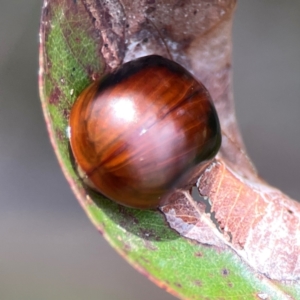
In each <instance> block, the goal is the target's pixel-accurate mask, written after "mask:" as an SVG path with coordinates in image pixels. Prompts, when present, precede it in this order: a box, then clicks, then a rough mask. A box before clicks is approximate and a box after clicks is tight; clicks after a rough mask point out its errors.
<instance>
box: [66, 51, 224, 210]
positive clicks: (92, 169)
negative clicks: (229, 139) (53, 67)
mask: <svg viewBox="0 0 300 300" xmlns="http://www.w3.org/2000/svg"><path fill="white" fill-rule="evenodd" d="M70 128H71V138H70V143H71V148H72V152H73V155H74V158H75V161H76V163H77V165H78V166H79V168H80V169H81V171H82V172H83V174H85V177H86V178H87V179H88V180H87V182H88V184H89V185H90V186H91V187H92V188H93V189H95V190H96V191H98V192H100V193H102V194H104V195H105V196H107V197H108V198H110V199H111V200H114V201H116V202H118V203H120V204H123V205H126V206H130V207H136V208H155V207H157V206H159V205H162V204H164V203H165V201H166V199H167V197H166V195H167V194H168V192H170V191H172V190H173V189H174V188H177V187H180V186H181V185H182V184H184V179H185V178H186V177H187V175H188V174H189V173H190V172H192V171H193V169H194V168H195V167H196V166H197V165H199V164H201V163H203V162H207V161H208V160H210V159H212V158H213V157H214V156H215V154H216V153H217V151H218V150H219V148H220V144H221V133H220V125H219V120H218V116H217V113H216V110H215V108H214V105H213V103H212V101H211V97H210V95H209V93H208V91H207V90H206V88H205V87H204V85H203V84H202V83H200V82H198V81H197V80H195V79H194V78H193V76H192V75H191V74H190V73H189V72H188V71H187V70H186V69H184V68H183V67H181V66H180V65H179V64H177V63H175V62H173V61H171V60H168V59H166V58H163V57H161V56H157V55H151V56H145V57H142V58H139V59H137V60H133V61H130V62H128V63H125V64H123V65H122V66H121V67H120V68H119V69H117V70H116V71H115V72H113V73H111V74H109V75H107V76H105V78H103V79H101V80H99V81H96V82H94V83H92V84H91V85H90V86H89V87H87V88H86V89H85V90H84V91H83V92H82V93H81V94H80V96H79V97H78V99H77V100H76V102H75V104H74V106H73V108H72V110H71V114H70Z"/></svg>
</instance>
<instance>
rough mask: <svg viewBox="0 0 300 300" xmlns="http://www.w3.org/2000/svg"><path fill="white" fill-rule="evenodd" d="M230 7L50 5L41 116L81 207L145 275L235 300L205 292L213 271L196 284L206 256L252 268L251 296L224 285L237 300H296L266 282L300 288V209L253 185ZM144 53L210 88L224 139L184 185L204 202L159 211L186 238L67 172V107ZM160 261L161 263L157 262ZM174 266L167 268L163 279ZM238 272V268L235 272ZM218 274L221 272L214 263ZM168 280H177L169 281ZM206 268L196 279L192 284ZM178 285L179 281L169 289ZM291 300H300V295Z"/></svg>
mask: <svg viewBox="0 0 300 300" xmlns="http://www.w3.org/2000/svg"><path fill="white" fill-rule="evenodd" d="M235 5H236V1H235V0H214V1H211V0H188V1H185V0H135V1H132V0H82V1H74V0H51V1H45V2H44V7H43V14H42V22H41V48H40V89H41V98H42V103H43V109H44V113H45V118H46V121H47V125H48V130H49V133H50V137H51V140H52V143H53V146H54V148H55V150H56V153H57V155H58V158H59V160H60V163H61V166H62V168H63V170H64V172H65V174H66V177H67V179H68V180H69V183H70V185H71V187H72V189H73V190H74V192H75V193H76V195H77V197H78V199H79V201H80V203H81V205H82V207H83V208H84V209H85V210H86V211H87V213H88V214H89V216H90V217H91V219H92V221H93V222H94V224H95V225H96V226H97V228H98V229H99V230H100V231H101V232H102V233H103V235H104V236H105V237H106V238H107V239H108V240H109V241H110V242H111V244H112V245H113V246H114V247H115V248H116V249H117V250H118V251H119V252H120V253H121V254H122V255H123V256H124V257H126V258H127V259H128V260H129V261H130V262H131V263H132V264H133V265H134V266H135V267H136V268H137V269H139V270H140V271H141V272H142V273H144V274H146V275H147V276H148V277H149V278H151V279H152V280H153V281H155V282H156V283H157V284H158V285H159V286H161V287H163V288H165V289H167V290H168V291H171V292H172V293H173V294H175V295H177V296H179V297H183V298H185V297H188V298H189V297H191V298H192V297H194V298H195V299H198V297H199V293H201V295H207V296H211V297H212V299H215V298H217V297H225V298H226V295H227V296H228V297H231V298H232V294H231V293H230V290H226V291H224V290H223V289H222V288H220V287H219V288H218V287H217V288H216V289H214V288H213V287H212V286H210V288H209V290H205V291H204V290H203V289H201V288H202V285H204V286H205V284H206V281H205V280H207V278H208V281H210V279H209V276H212V275H211V273H209V272H210V271H209V270H210V268H211V266H210V265H209V266H208V268H207V270H208V273H201V274H207V276H206V275H201V276H202V277H200V279H199V278H198V277H197V275H195V276H196V277H195V278H194V277H193V276H194V275H192V271H191V269H190V268H191V264H193V266H194V267H196V268H198V267H197V266H198V264H200V268H202V266H203V265H205V263H204V264H203V261H202V262H201V263H200V260H199V258H200V257H203V256H205V254H204V253H206V252H205V251H212V252H210V255H216V256H214V259H215V260H216V261H217V260H218V259H219V258H220V261H223V258H224V257H225V260H224V261H229V260H230V259H231V258H234V259H235V258H237V260H235V261H239V266H238V268H237V269H235V270H236V271H235V272H236V274H238V272H239V270H247V271H241V272H244V273H243V274H245V272H248V271H249V266H250V269H251V272H253V273H254V275H253V277H252V279H251V280H252V283H251V284H252V288H251V289H249V290H248V287H246V286H247V284H245V281H243V280H240V281H239V280H236V281H235V282H234V285H233V284H232V283H228V286H229V287H230V288H232V287H233V286H234V287H235V288H236V290H235V291H238V292H239V293H241V295H245V294H247V293H248V294H247V295H248V296H247V298H248V299H251V298H258V299H269V298H268V297H269V296H270V295H273V296H274V299H290V298H289V296H287V294H285V292H282V289H283V290H288V288H286V287H283V288H282V286H280V284H279V283H276V282H275V283H274V282H271V283H270V281H269V279H268V278H271V279H276V280H278V281H282V282H283V281H286V280H288V281H289V284H291V283H295V282H296V280H299V279H300V268H299V265H300V262H299V260H298V257H299V254H300V241H299V217H300V216H299V204H298V203H296V202H294V201H293V200H291V199H289V198H288V197H286V196H285V195H283V194H282V193H281V192H280V191H278V190H277V189H275V188H272V187H270V186H268V185H267V184H266V183H264V182H263V181H262V180H261V179H260V178H259V177H258V175H257V173H256V170H255V169H254V167H253V165H252V163H251V161H250V160H249V158H248V157H247V154H246V152H245V149H244V145H243V142H242V138H241V136H240V133H239V130H238V127H237V125H236V119H235V114H234V105H233V97H232V91H231V27H232V15H233V12H234V8H235ZM149 54H159V55H162V56H164V57H167V58H172V59H173V60H175V61H177V62H178V63H180V64H181V65H183V66H184V67H185V68H186V69H188V70H189V71H190V72H191V73H192V74H193V75H194V76H195V77H196V78H197V79H199V80H200V81H202V82H203V83H204V84H205V85H206V87H207V88H208V90H209V91H210V93H211V95H212V98H213V100H214V103H215V106H216V109H217V111H218V114H219V118H220V122H221V127H222V131H223V142H222V147H221V150H220V153H219V155H218V157H217V158H216V160H215V161H214V162H213V163H212V164H211V165H210V166H209V167H208V168H207V169H206V170H205V171H204V172H203V173H202V174H200V175H199V176H198V177H197V178H196V179H195V180H194V181H193V182H190V183H189V184H190V186H191V185H193V184H194V185H197V188H198V190H199V193H200V194H201V195H202V196H203V197H204V199H206V200H203V199H202V200H197V199H194V198H193V196H192V195H191V193H190V191H189V190H188V189H187V190H178V191H176V192H175V193H174V194H173V195H172V198H171V200H172V201H171V202H170V204H168V205H167V206H164V207H162V208H161V211H162V212H163V214H164V216H165V218H166V219H167V221H168V223H169V225H170V226H171V227H172V228H173V229H174V230H176V231H177V232H178V233H179V234H180V235H181V237H180V236H179V235H178V236H177V235H176V238H175V237H174V232H169V231H168V230H169V228H168V226H166V224H165V223H164V221H163V219H162V218H161V215H160V214H159V213H158V212H157V211H156V212H143V213H142V212H139V211H138V212H136V211H134V210H130V209H128V208H123V207H120V206H118V205H115V204H112V203H111V202H110V201H106V200H105V199H104V198H103V197H101V196H99V195H95V194H94V193H93V192H90V191H88V190H86V189H85V187H84V186H83V185H82V182H81V181H80V180H79V178H78V176H77V175H76V173H75V172H74V169H73V167H72V159H71V157H70V155H69V148H68V138H67V135H66V133H65V132H66V128H67V126H68V116H69V112H70V109H71V106H72V104H73V102H74V101H75V99H76V97H77V96H78V94H79V93H80V92H81V91H82V90H83V89H84V87H86V86H87V85H88V84H89V83H90V82H91V81H92V80H95V79H96V78H99V77H101V76H103V74H105V73H106V72H109V71H110V70H112V69H114V68H116V67H118V66H119V65H120V64H122V63H123V62H126V61H129V60H132V59H134V58H137V57H140V56H145V55H149ZM95 203H97V205H96V204H95ZM148 218H152V219H151V220H154V219H155V222H157V224H160V225H159V226H157V228H158V229H157V228H155V227H153V228H152V229H149V223H151V221H146V223H145V220H148ZM111 221H113V222H111ZM114 222H116V223H117V222H119V225H118V224H117V225H114ZM162 235H165V236H164V237H163V236H162ZM166 237H168V238H166ZM170 237H172V238H170ZM182 237H184V238H182ZM166 240H172V243H171V242H170V245H169V244H167V243H166V242H165V241H166ZM190 240H195V241H197V242H198V244H195V243H190V242H189V241H190ZM160 241H164V243H159V242H160ZM182 243H184V245H185V246H184V247H185V248H184V249H185V251H190V253H194V254H193V255H190V257H189V259H188V260H187V261H186V257H187V256H188V255H184V256H180V255H182V251H181V247H183V246H182V245H183V244H182ZM166 245H167V247H168V248H167V249H168V250H170V249H172V251H171V253H173V254H174V255H176V259H175V260H174V259H173V257H171V258H170V257H169V256H167V257H164V256H163V255H165V253H166V249H165V248H163V247H165V246H166ZM207 246H210V248H207ZM199 249H201V250H199ZM160 250H162V252H159V251H160ZM139 251H140V252H139ZM153 251H154V252H156V253H160V255H158V256H155V258H154V260H153V257H154V256H153V257H152V256H151V255H152V254H151V252H153ZM212 253H214V254H212ZM223 254H225V256H224V257H223V256H222V255H223ZM147 255H148V256H147ZM228 255H229V256H228ZM146 256H147V257H146ZM228 257H230V259H228ZM150 262H151V264H150ZM168 262H170V264H169V265H168V268H163V269H160V268H161V265H162V264H163V265H165V264H168ZM178 262H180V269H181V271H182V272H184V271H185V270H190V274H189V276H180V274H181V273H180V272H179V273H178V272H177V271H178V266H177V263H178ZM189 262H190V264H189V265H188V263H189ZM206 262H208V263H210V261H209V260H207V261H206ZM245 262H246V264H245ZM219 263H220V262H219ZM221 264H223V262H222V263H221ZM235 264H236V262H233V263H232V262H231V265H230V267H231V268H234V265H235ZM213 265H217V266H218V267H219V264H218V263H217V262H216V263H213ZM245 265H246V266H245ZM153 268H154V269H153ZM172 268H174V270H173V269H172ZM158 270H160V271H158ZM167 270H170V272H171V273H170V274H171V275H170V274H167V275H166V276H167V277H165V273H164V272H165V271H167ZM172 270H173V271H172ZM207 270H206V269H205V268H204V269H201V270H200V269H197V272H196V274H199V272H200V271H201V272H206V271H207ZM224 270H225V271H224ZM224 270H223V272H221V273H220V274H222V276H223V275H224V274H225V275H226V274H227V275H228V272H229V271H228V270H229V269H224ZM177 273H178V274H177ZM229 273H230V272H229ZM233 273H234V272H233V271H232V274H233ZM243 274H240V275H237V276H238V277H239V278H241V276H243ZM261 274H264V275H261ZM225 275H224V276H225ZM265 275H266V276H267V277H266V276H265ZM172 276H175V278H176V279H172V280H173V281H172V282H171V281H170V279H169V278H173V277H172ZM247 276H248V275H247ZM247 276H245V278H246V277H247ZM166 278H168V279H166ZM192 278H194V279H193V280H192ZM261 281H262V282H263V285H262V286H261V285H260V284H261ZM190 282H192V287H191V286H190V284H191V283H190ZM241 283H242V284H241ZM214 284H216V281H215V282H214ZM216 286H217V285H216ZM221 286H222V284H221ZM274 286H275V288H274ZM292 286H293V287H294V285H292ZM185 288H186V289H185ZM254 290H255V291H256V292H254ZM278 290H280V292H279V293H278ZM197 291H199V292H197ZM274 291H275V292H274ZM227 292H228V294H226V293H227ZM289 292H290V291H289ZM289 292H288V293H289ZM197 293H198V294H197ZM220 293H221V294H220ZM291 294H293V295H298V294H299V291H297V289H295V290H293V292H291ZM197 295H198V296H197ZM235 295H237V294H235ZM273 296H272V297H273ZM214 297H215V298H214ZM270 297H271V296H270ZM272 299H273V298H272Z"/></svg>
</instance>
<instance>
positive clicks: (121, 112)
mask: <svg viewBox="0 0 300 300" xmlns="http://www.w3.org/2000/svg"><path fill="white" fill-rule="evenodd" d="M112 107H113V110H114V112H115V116H116V117H117V118H118V119H120V120H123V121H126V122H132V121H133V120H134V119H135V107H134V104H133V103H132V101H130V99H127V98H121V99H118V101H113V104H112Z"/></svg>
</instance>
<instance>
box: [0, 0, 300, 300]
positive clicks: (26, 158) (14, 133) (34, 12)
mask: <svg viewBox="0 0 300 300" xmlns="http://www.w3.org/2000/svg"><path fill="white" fill-rule="evenodd" d="M0 4H1V6H0V7H1V9H0V299H1V300H48V299H49V300H53V299H56V300H68V299H70V300H71V299H72V300H83V299H88V300H121V299H122V300H124V299H128V300H129V299H130V300H136V299H138V300H140V299H141V300H148V299H149V300H150V299H151V300H152V299H160V300H171V299H174V297H172V296H170V295H168V294H167V293H165V292H164V291H162V290H160V289H159V288H158V287H156V286H155V285H154V284H152V283H151V282H149V281H148V280H147V279H146V278H144V277H143V276H141V275H140V274H139V273H137V272H136V271H135V270H134V269H132V267H130V266H129V265H128V264H127V263H126V262H125V261H123V259H121V258H120V257H119V256H118V255H117V254H116V253H115V252H114V250H112V249H111V248H110V246H109V245H108V244H107V243H106V241H105V240H104V239H103V238H102V237H101V235H100V234H99V233H98V232H97V231H96V229H95V228H94V227H93V226H92V224H91V223H90V221H89V220H88V218H87V217H86V215H85V214H84V212H83V211H82V209H81V208H80V207H79V204H78V203H77V200H76V199H75V197H74V196H73V194H72V193H71V190H70V188H69V186H68V184H67V182H66V180H65V179H64V177H63V175H62V172H61V171H60V169H59V166H58V163H57V161H56V158H55V156H54V153H53V151H52V148H51V145H50V142H49V140H48V136H47V132H46V128H45V124H44V119H43V116H42V111H41V107H40V102H39V96H38V87H37V74H38V27H39V18H40V9H41V5H42V0H26V1H24V0H14V1H3V0H0ZM299 16H300V1H297V0H291V1H281V0H276V1H275V0H264V1H261V0H252V1H245V0H241V1H240V2H239V4H238V9H237V12H236V16H235V22H234V30H233V44H234V51H233V66H234V95H235V101H236V111H237V118H238V122H239V124H240V128H241V130H242V133H243V136H244V140H245V144H246V146H247V149H248V152H249V154H250V157H251V158H252V159H253V161H254V163H255V165H256V166H257V168H258V170H259V172H260V174H261V176H262V177H263V178H265V179H266V180H267V181H268V182H270V183H271V184H273V185H275V186H277V187H278V188H280V189H282V190H283V191H284V192H285V193H287V194H288V195H290V196H291V197H294V198H298V199H300V184H299V178H300V158H299V154H300V117H299V116H300V17H299Z"/></svg>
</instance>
